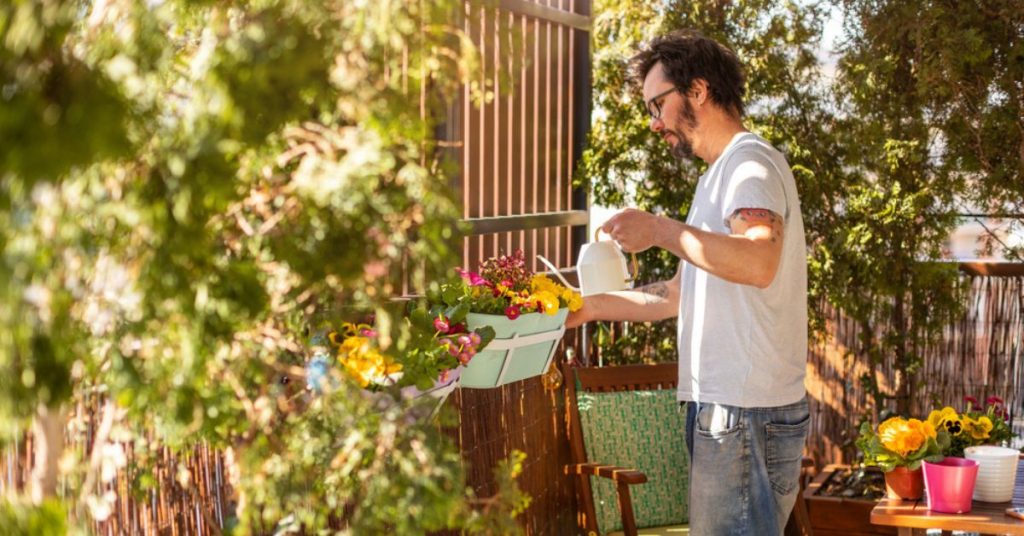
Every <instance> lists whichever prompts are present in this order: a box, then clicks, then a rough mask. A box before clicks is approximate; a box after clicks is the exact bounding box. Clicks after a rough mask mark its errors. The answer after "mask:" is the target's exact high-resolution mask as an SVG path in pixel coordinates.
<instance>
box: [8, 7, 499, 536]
mask: <svg viewBox="0 0 1024 536" xmlns="http://www.w3.org/2000/svg"><path fill="white" fill-rule="evenodd" d="M481 9H491V8H480V7H476V8H473V9H466V8H465V4H464V3H463V2H462V0H440V1H432V2H421V1H419V0H384V1H381V2H351V1H346V0H336V1H328V2H312V3H311V2H303V1H300V0H260V1H256V2H231V1H229V2H190V1H186V0H165V1H156V2H153V1H143V0H109V1H105V2H88V1H83V2H59V1H56V0H18V1H15V2H13V3H11V2H8V3H5V4H4V5H3V6H0V139H2V140H3V141H2V143H0V175H2V176H0V179H2V182H0V247H2V256H0V299H2V304H3V305H2V306H0V393H2V394H0V425H2V426H0V428H2V430H3V435H4V437H5V438H7V439H9V438H11V437H16V436H18V435H20V434H22V433H23V432H24V430H25V428H26V425H27V423H28V420H29V418H30V417H31V415H32V413H33V411H34V409H35V408H36V406H37V405H40V404H43V405H49V406H57V405H61V404H68V403H70V402H71V401H72V400H79V399H81V398H82V397H94V396H103V397H109V399H110V400H113V401H115V402H116V407H117V409H118V411H116V412H112V413H111V415H116V418H115V421H116V422H115V425H114V430H115V431H116V432H115V433H111V434H110V435H109V436H108V437H102V436H101V437H100V438H99V439H98V440H97V442H98V443H100V442H103V441H107V442H109V443H111V444H114V443H116V444H118V445H120V444H129V445H131V446H132V447H133V452H134V459H135V460H136V463H137V466H138V467H137V469H138V471H140V474H141V475H142V476H140V478H139V479H138V482H137V483H139V484H140V485H142V486H143V487H145V486H147V485H148V486H151V485H153V483H154V482H155V480H154V479H153V478H152V476H151V475H149V476H147V474H148V473H146V471H147V467H151V466H152V464H154V463H156V462H157V461H158V460H159V451H158V448H159V445H160V444H165V445H169V446H171V447H172V448H175V449H178V450H179V451H180V452H185V451H187V450H189V449H190V448H191V447H192V446H194V445H195V444H196V443H197V442H200V441H205V442H209V443H210V444H212V445H213V446H216V447H221V448H230V449H231V450H232V452H233V455H234V459H235V462H236V464H237V469H238V471H237V475H236V479H235V482H234V487H235V489H237V490H238V492H239V497H238V501H239V508H238V511H237V516H238V518H239V522H240V526H241V528H242V529H246V530H247V529H251V528H254V527H259V528H263V529H266V528H268V527H270V528H272V527H273V526H274V524H276V523H280V524H281V527H284V528H287V526H289V523H295V524H297V525H295V526H299V527H302V528H303V529H304V530H307V531H312V532H316V531H318V530H321V529H324V528H325V527H326V526H327V523H328V518H329V516H331V515H334V516H335V520H336V521H337V523H336V524H340V526H342V527H345V530H353V531H355V532H357V533H362V532H365V531H369V532H374V533H377V532H382V531H392V530H396V531H398V532H401V533H403V534H408V533H418V532H425V531H428V530H432V529H439V528H444V527H457V526H462V525H464V524H467V523H470V522H471V521H472V519H473V516H476V515H479V514H478V513H475V512H472V511H468V510H467V508H468V507H469V506H468V505H469V504H470V503H469V502H468V500H469V499H471V498H473V497H472V495H471V492H470V491H469V490H466V489H463V488H464V475H463V474H462V469H461V463H460V461H459V459H458V453H457V451H456V450H455V449H454V447H453V445H452V444H451V442H450V441H449V440H447V439H446V438H445V436H444V435H442V434H441V433H440V431H439V430H438V424H437V423H436V422H433V421H432V420H431V419H429V418H428V417H429V415H430V412H429V411H425V410H424V408H423V407H422V406H423V404H422V403H407V402H402V401H401V399H400V398H398V396H397V392H385V393H373V394H364V393H362V391H361V390H360V389H359V388H358V387H357V386H355V385H354V384H351V383H344V384H341V385H340V386H339V387H338V389H335V390H333V391H331V392H329V393H326V394H324V395H323V396H320V397H311V395H310V394H309V393H308V392H306V391H305V390H304V389H302V388H301V387H296V386H303V385H305V382H304V381H303V380H304V369H303V368H302V366H301V365H302V364H303V362H304V360H305V359H306V358H307V357H308V356H307V355H306V353H307V350H306V347H305V345H304V341H305V338H306V335H307V333H306V330H307V328H308V327H309V326H310V324H311V319H312V318H314V317H315V316H316V315H322V314H323V313H324V311H331V312H338V313H339V314H341V313H343V312H344V311H359V312H360V313H365V312H370V313H373V315H374V316H375V318H376V323H375V326H374V327H375V329H376V330H377V331H378V332H379V334H380V335H379V338H378V340H379V342H380V344H381V346H382V347H383V349H385V350H387V349H389V348H393V349H398V350H400V349H403V348H408V347H409V345H410V344H414V343H415V340H416V339H415V334H411V333H410V331H409V323H408V322H405V321H403V320H402V318H401V316H400V314H396V311H395V308H394V307H393V306H392V305H391V304H390V303H389V300H390V299H391V298H392V297H393V296H396V295H399V294H401V292H402V291H403V289H405V288H408V289H409V290H411V291H412V292H418V293H421V294H422V293H423V292H424V289H425V288H426V286H427V283H428V282H429V281H431V280H433V279H435V278H437V277H438V276H439V274H441V273H442V272H443V271H445V270H447V269H448V268H449V267H450V266H454V265H455V261H456V255H455V252H454V250H453V248H452V245H453V243H454V241H455V240H456V239H457V236H456V233H455V230H456V229H457V220H458V218H459V216H460V211H459V209H458V207H457V205H456V202H455V200H454V199H455V198H454V196H453V194H452V192H451V191H450V189H449V176H450V171H451V165H450V164H449V163H447V162H446V161H444V159H443V158H442V157H441V153H440V152H439V151H438V150H437V147H436V144H435V141H434V139H433V136H434V132H435V130H434V129H435V126H436V125H437V124H438V122H439V121H440V120H441V119H443V117H444V114H445V111H446V108H445V105H446V100H445V99H446V97H447V96H450V95H452V94H455V93H456V92H457V90H458V89H459V88H460V87H461V84H463V83H467V84H469V85H470V88H471V92H472V94H473V95H474V97H475V98H476V99H477V100H479V99H484V98H486V97H487V91H486V87H485V86H483V85H482V84H481V83H480V80H483V79H485V78H486V77H485V76H484V73H482V72H481V62H480V59H479V57H478V50H477V49H476V47H475V46H474V45H473V43H472V42H471V40H470V39H469V36H468V35H466V34H465V33H464V32H463V31H462V30H461V29H460V28H459V27H458V26H454V25H453V24H452V21H455V20H458V19H459V17H463V16H466V17H476V16H478V15H479V14H480V13H481ZM507 76H508V73H504V77H505V78H507ZM343 319H344V318H339V319H338V320H343ZM395 353H397V354H399V355H400V356H401V355H409V356H413V357H414V356H415V355H416V354H415V352H405V353H403V352H400V351H399V352H395ZM421 369H424V370H426V369H425V368H423V367H421ZM409 370H411V371H412V370H417V369H416V367H414V366H411V367H409ZM426 373H427V372H424V374H426ZM420 380H422V378H411V381H412V382H413V383H422V382H421V381H420ZM77 433H84V427H81V428H78V429H77ZM150 434H155V435H153V436H152V437H149V435H150ZM104 446H106V445H102V444H97V445H95V447H96V448H102V447H104ZM104 452H105V451H104ZM112 452H115V453H116V452H119V451H118V450H117V449H114V450H112ZM69 455H73V456H79V457H82V456H83V454H82V453H71V454H69ZM115 457H116V456H115ZM80 461H81V460H80ZM93 465H95V464H93ZM62 467H64V468H65V474H64V478H65V482H66V485H65V488H66V492H65V495H66V496H67V497H68V498H69V499H70V500H71V503H70V504H71V506H72V508H71V511H72V514H73V517H78V518H81V516H82V515H84V512H85V511H86V506H88V511H89V512H90V513H92V515H93V517H94V518H96V519H102V518H103V517H105V516H106V515H109V514H110V508H109V501H110V495H109V494H103V493H100V491H101V488H103V487H104V486H108V487H109V478H108V477H110V478H112V476H110V475H109V474H104V475H103V476H102V477H99V476H97V475H96V474H95V471H96V468H95V467H93V466H90V464H74V463H68V464H62ZM509 470H512V468H511V467H510V468H509ZM473 499H475V498H473ZM494 500H495V501H496V504H502V505H504V504H505V503H504V502H502V500H503V499H502V498H500V497H497V498H495V499H494ZM12 504H13V503H12ZM508 504H509V507H508V508H504V507H503V508H493V509H491V510H490V512H491V514H490V515H492V516H497V517H500V516H508V515H510V511H511V509H512V508H513V503H508ZM51 513H52V512H51ZM51 513H48V514H46V516H50V514H51ZM12 515H13V514H12ZM18 515H21V514H18ZM26 515H28V514H26ZM32 515H35V514H32ZM40 515H42V514H40ZM46 516H44V517H46ZM33 519H35V518H33ZM40 519H43V518H40ZM492 521H493V522H495V523H500V522H502V521H501V520H492ZM40 522H41V521H40ZM472 522H474V523H476V521H472Z"/></svg>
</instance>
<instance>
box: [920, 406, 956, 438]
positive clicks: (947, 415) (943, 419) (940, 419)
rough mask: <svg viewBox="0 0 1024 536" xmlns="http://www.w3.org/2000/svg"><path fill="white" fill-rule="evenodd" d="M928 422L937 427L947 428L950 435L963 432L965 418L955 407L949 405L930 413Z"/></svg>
mask: <svg viewBox="0 0 1024 536" xmlns="http://www.w3.org/2000/svg"><path fill="white" fill-rule="evenodd" d="M928 423H929V424H931V425H932V426H934V427H935V428H936V429H940V430H946V431H947V432H949V434H950V435H954V436H957V435H960V433H961V432H963V419H962V418H961V416H960V414H959V413H957V412H956V410H955V409H953V408H951V407H949V406H946V407H944V408H942V409H940V410H933V411H932V412H931V413H929V414H928Z"/></svg>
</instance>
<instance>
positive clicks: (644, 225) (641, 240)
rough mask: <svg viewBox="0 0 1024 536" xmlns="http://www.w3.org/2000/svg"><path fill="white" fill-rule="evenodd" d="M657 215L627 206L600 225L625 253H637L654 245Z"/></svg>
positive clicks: (657, 223)
mask: <svg viewBox="0 0 1024 536" xmlns="http://www.w3.org/2000/svg"><path fill="white" fill-rule="evenodd" d="M660 219H661V218H660V217H659V216H655V215H654V214H651V213H650V212H644V211H642V210H637V209H635V208H627V209H624V210H622V211H620V212H619V213H618V214H616V215H614V216H612V217H611V218H609V219H608V221H606V222H605V223H604V225H602V226H601V229H602V230H603V231H604V232H606V233H608V234H609V235H611V237H612V240H615V241H616V242H617V243H618V244H619V247H621V248H622V250H623V251H625V252H627V253H637V252H640V251H644V250H645V249H648V248H650V247H651V246H654V245H655V243H656V236H657V231H658V225H659V223H660V222H659V220H660Z"/></svg>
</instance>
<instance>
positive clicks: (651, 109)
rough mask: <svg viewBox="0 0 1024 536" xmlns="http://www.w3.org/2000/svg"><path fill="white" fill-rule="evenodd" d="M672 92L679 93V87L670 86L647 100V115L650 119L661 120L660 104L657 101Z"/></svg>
mask: <svg viewBox="0 0 1024 536" xmlns="http://www.w3.org/2000/svg"><path fill="white" fill-rule="evenodd" d="M673 91H679V87H678V86H672V87H670V88H668V89H666V90H665V91H662V92H661V93H658V94H657V95H655V96H653V97H651V98H650V99H648V100H647V113H648V114H649V115H650V116H651V119H661V103H660V102H658V100H659V99H661V98H662V97H664V96H665V95H668V94H669V93H672V92H673Z"/></svg>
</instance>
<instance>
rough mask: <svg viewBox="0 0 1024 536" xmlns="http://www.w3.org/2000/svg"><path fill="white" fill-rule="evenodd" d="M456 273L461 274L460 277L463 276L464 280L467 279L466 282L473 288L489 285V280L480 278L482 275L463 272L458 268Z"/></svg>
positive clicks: (467, 271)
mask: <svg viewBox="0 0 1024 536" xmlns="http://www.w3.org/2000/svg"><path fill="white" fill-rule="evenodd" d="M456 271H458V272H459V275H460V276H462V279H465V280H466V282H467V283H469V286H471V287H479V286H481V285H487V280H486V279H484V278H483V277H480V274H478V273H476V272H470V271H469V270H463V269H462V268H456Z"/></svg>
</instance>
